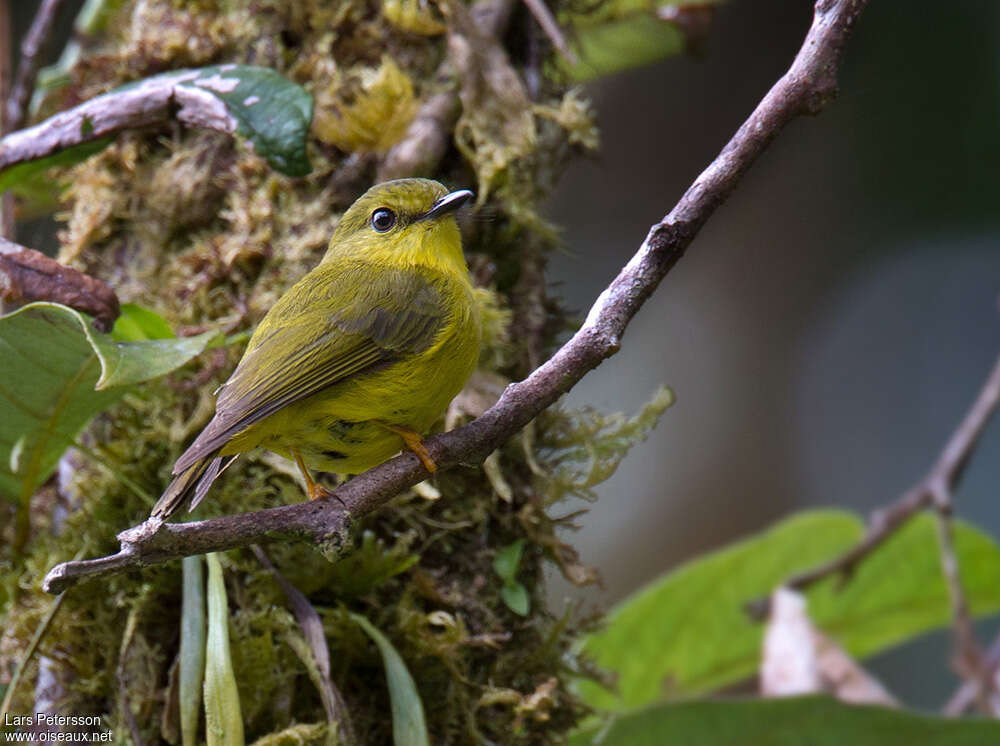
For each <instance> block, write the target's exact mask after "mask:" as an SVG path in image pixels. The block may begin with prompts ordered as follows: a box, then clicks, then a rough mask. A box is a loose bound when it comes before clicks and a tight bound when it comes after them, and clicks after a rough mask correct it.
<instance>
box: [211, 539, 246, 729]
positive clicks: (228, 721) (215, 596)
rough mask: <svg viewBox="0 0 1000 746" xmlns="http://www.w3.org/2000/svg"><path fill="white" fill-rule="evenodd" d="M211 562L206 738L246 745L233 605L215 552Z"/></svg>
mask: <svg viewBox="0 0 1000 746" xmlns="http://www.w3.org/2000/svg"><path fill="white" fill-rule="evenodd" d="M205 561H206V562H207V563H208V641H207V644H206V646H205V740H206V742H207V744H208V746H243V744H244V741H243V714H242V713H241V711H240V693H239V690H238V689H237V687H236V674H234V673H233V659H232V655H231V654H230V651H229V604H228V603H227V600H226V583H225V581H224V580H223V578H222V565H221V564H220V563H219V557H218V555H217V554H216V553H215V552H213V553H211V554H207V555H205Z"/></svg>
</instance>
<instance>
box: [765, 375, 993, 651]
mask: <svg viewBox="0 0 1000 746" xmlns="http://www.w3.org/2000/svg"><path fill="white" fill-rule="evenodd" d="M998 405H1000V357H998V358H997V360H996V362H995V363H994V365H993V369H992V370H991V371H990V374H989V376H988V377H987V378H986V381H985V382H984V383H983V386H982V388H981V389H980V391H979V394H978V395H977V396H976V400H975V402H973V404H972V407H971V408H970V409H969V411H968V412H967V413H966V415H965V417H964V418H963V419H962V421H961V423H959V425H958V427H957V428H956V429H955V432H954V433H952V435H951V437H950V438H949V439H948V442H947V444H945V447H944V449H943V450H942V451H941V454H940V455H939V456H938V459H937V461H936V462H935V463H934V466H933V467H932V468H931V470H930V472H928V474H927V476H926V477H924V479H923V480H921V481H920V482H919V483H918V484H916V485H914V486H913V487H911V488H910V489H909V490H907V491H906V492H905V493H904V494H903V496H902V497H900V498H899V499H898V500H897V501H896V502H894V503H892V504H890V505H889V506H888V507H885V508H882V509H880V510H877V511H875V512H874V513H873V514H872V516H871V518H870V519H869V521H868V530H867V531H866V533H865V536H864V538H862V539H861V541H859V542H858V543H857V544H855V545H854V546H853V547H851V548H850V549H849V550H847V551H846V552H844V553H843V554H842V555H840V556H839V557H836V558H835V559H833V560H831V561H829V562H827V563H825V564H823V565H820V566H818V567H815V568H813V569H812V570H807V571H806V572H803V573H799V574H798V575H793V576H792V577H790V578H789V579H788V580H787V581H785V583H784V585H785V586H786V587H788V588H792V589H794V590H804V589H805V588H808V587H809V586H811V585H812V584H813V583H816V582H818V581H820V580H823V579H824V578H827V577H829V576H831V575H841V576H849V575H850V574H851V573H852V572H853V571H854V569H855V568H856V567H857V566H858V564H859V563H860V562H861V561H862V560H863V559H864V558H865V557H867V556H868V555H869V554H870V553H871V552H873V551H874V550H876V549H877V548H878V547H880V546H881V545H882V544H883V543H884V542H885V541H886V539H888V538H889V537H890V536H892V535H893V534H894V533H895V532H896V531H897V530H899V529H900V528H901V527H902V526H903V525H904V524H905V523H906V522H907V521H908V520H910V518H912V517H913V516H914V515H916V514H917V513H919V512H920V511H921V510H924V509H925V508H930V507H935V508H937V509H938V511H943V512H944V513H945V514H947V513H948V512H949V511H950V510H951V496H952V494H953V492H954V490H955V488H956V486H957V485H958V483H959V481H960V480H961V477H962V473H963V470H964V468H965V465H966V464H967V463H968V461H969V458H970V457H971V456H972V454H973V452H974V451H975V449H976V445H977V444H978V443H979V438H980V436H981V435H982V433H983V430H984V429H985V428H986V425H987V423H988V422H989V420H990V418H991V417H992V416H993V414H994V413H995V412H996V410H997V406H998ZM949 536H950V534H949ZM941 545H942V551H943V552H944V554H943V556H942V561H943V562H944V563H945V565H946V567H945V568H944V569H945V576H946V580H947V579H948V576H949V574H950V567H949V566H948V565H949V563H950V560H949V558H948V553H949V552H952V553H953V550H951V549H950V541H949V540H948V538H947V537H946V538H945V540H944V541H942V543H941ZM954 577H955V578H957V577H958V575H957V570H956V571H955V574H954ZM949 589H950V591H951V593H952V604H953V607H954V611H955V613H956V614H958V615H967V614H968V611H967V608H966V609H965V611H963V610H962V608H961V607H967V604H966V603H965V602H964V601H963V598H964V596H963V595H962V593H961V586H960V585H959V584H955V583H953V582H952V581H949ZM747 608H748V610H749V611H750V613H751V614H752V615H753V616H754V617H757V618H761V619H762V618H764V616H766V613H767V600H766V599H763V600H757V601H752V602H750V603H749V604H747ZM959 623H962V622H961V621H960V622H959ZM962 636H963V638H964V636H965V633H964V632H963V633H962ZM963 644H965V643H963ZM968 649H970V648H966V650H968Z"/></svg>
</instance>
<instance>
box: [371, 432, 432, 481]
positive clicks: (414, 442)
mask: <svg viewBox="0 0 1000 746" xmlns="http://www.w3.org/2000/svg"><path fill="white" fill-rule="evenodd" d="M381 424H382V426H383V427H384V428H386V429H387V430H392V432H394V433H396V435H398V436H399V437H400V438H402V439H403V442H404V443H405V444H406V447H407V448H409V449H410V450H411V451H413V452H414V453H415V454H416V456H417V458H419V459H420V462H421V463H422V464H423V465H424V468H425V469H427V471H429V472H430V473H431V474H435V473H437V470H438V467H437V464H436V463H434V459H433V458H431V454H430V452H429V451H428V450H427V448H426V447H425V446H424V439H423V438H422V437H421V436H420V433H418V432H417V431H416V430H411V429H410V428H408V427H400V426H399V425H387V424H385V423H381Z"/></svg>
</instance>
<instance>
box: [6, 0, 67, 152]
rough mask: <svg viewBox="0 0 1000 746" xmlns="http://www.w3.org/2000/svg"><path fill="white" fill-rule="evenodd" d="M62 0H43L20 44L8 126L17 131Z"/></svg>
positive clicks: (8, 109) (7, 120)
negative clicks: (19, 58) (19, 57)
mask: <svg viewBox="0 0 1000 746" xmlns="http://www.w3.org/2000/svg"><path fill="white" fill-rule="evenodd" d="M60 5H62V0H42V4H41V6H39V8H38V12H37V13H36V14H35V18H34V20H33V21H32V22H31V28H30V29H28V33H27V35H26V36H25V37H24V41H23V42H22V43H21V61H20V62H19V63H18V66H17V74H16V75H15V77H14V88H13V90H12V91H11V92H10V96H9V98H8V99H7V116H6V119H5V125H6V129H7V130H8V131H11V132H12V131H14V130H17V129H20V128H21V125H22V124H24V117H25V114H26V112H27V109H28V101H29V100H30V99H31V91H32V89H33V88H34V86H35V76H36V75H37V74H38V66H39V65H40V64H41V62H42V50H43V49H44V48H45V44H46V43H47V42H48V40H49V36H51V34H52V26H53V25H54V24H55V21H56V16H57V15H58V13H59V6H60Z"/></svg>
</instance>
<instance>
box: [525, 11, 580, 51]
mask: <svg viewBox="0 0 1000 746" xmlns="http://www.w3.org/2000/svg"><path fill="white" fill-rule="evenodd" d="M524 4H525V5H527V6H528V10H530V11H531V15H533V16H534V17H535V20H536V21H538V25H539V26H541V27H542V31H544V32H545V35H546V36H547V37H549V41H551V42H552V46H554V47H555V48H556V49H558V50H559V54H561V55H562V56H563V57H565V58H566V61H567V62H569V63H570V64H571V65H575V64H576V63H577V59H576V55H575V54H574V53H573V50H572V49H570V48H569V42H567V41H566V35H565V34H563V32H562V29H561V28H559V24H558V23H556V19H555V18H554V17H553V16H552V11H551V10H549V6H547V5H546V4H545V0H524Z"/></svg>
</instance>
